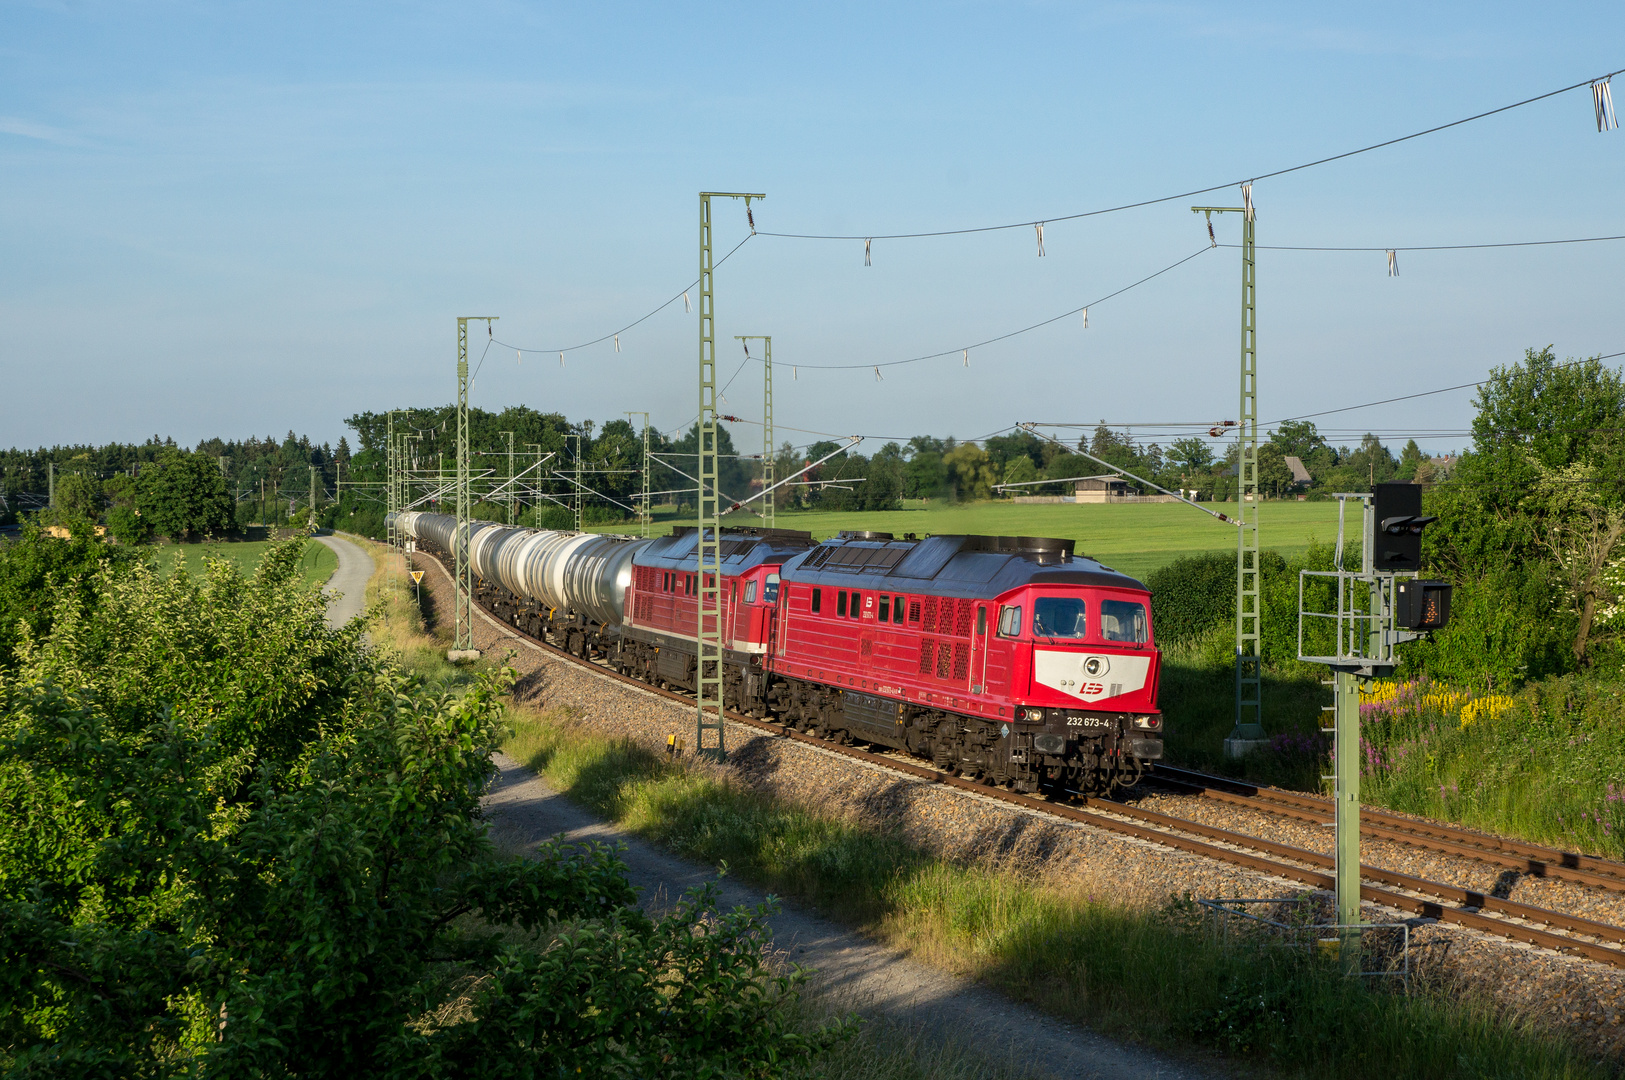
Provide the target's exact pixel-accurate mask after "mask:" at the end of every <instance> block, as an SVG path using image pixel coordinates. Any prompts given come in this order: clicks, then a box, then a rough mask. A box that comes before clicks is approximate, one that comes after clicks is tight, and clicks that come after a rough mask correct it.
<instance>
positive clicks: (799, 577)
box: [780, 533, 1146, 599]
mask: <svg viewBox="0 0 1625 1080" xmlns="http://www.w3.org/2000/svg"><path fill="white" fill-rule="evenodd" d="M884 535H885V534H881V536H884ZM1074 547H1075V546H1074V542H1073V541H1071V540H1063V539H1057V538H1054V537H1044V536H976V535H946V536H928V537H926V538H925V539H924V540H893V539H889V538H885V539H882V538H879V537H876V538H873V539H870V538H862V539H860V538H858V537H857V536H854V535H849V534H846V533H843V534H842V535H841V536H838V537H835V538H834V539H831V540H826V541H824V542H823V543H822V544H820V545H818V546H817V547H815V548H813V549H812V550H811V551H808V552H806V553H805V554H803V555H800V556H797V557H796V558H794V559H791V560H790V561H788V562H786V563H785V564H784V569H783V570H782V571H780V574H781V576H782V577H783V578H784V580H785V581H794V582H805V583H810V584H814V585H821V584H829V585H833V586H837V587H839V586H847V587H851V586H853V585H866V586H867V587H869V588H873V589H884V588H887V587H894V588H897V589H899V590H905V591H906V590H914V591H919V592H929V593H934V594H937V595H940V596H962V597H968V598H973V599H977V598H985V597H987V596H989V595H994V596H996V595H998V594H1000V593H1004V592H1007V591H1009V590H1010V589H1015V588H1020V587H1021V586H1023V585H1046V584H1049V585H1090V586H1096V587H1103V588H1113V589H1134V590H1137V591H1139V592H1145V591H1146V588H1145V586H1144V585H1142V584H1141V583H1140V582H1138V581H1136V580H1135V579H1134V578H1131V577H1129V576H1128V575H1127V574H1122V573H1119V572H1117V571H1116V570H1113V569H1112V568H1111V567H1109V566H1105V565H1103V564H1102V563H1100V562H1099V561H1098V560H1095V559H1091V558H1089V557H1088V556H1084V555H1077V554H1074ZM882 581H885V582H887V583H889V585H882V584H881V582H882Z"/></svg>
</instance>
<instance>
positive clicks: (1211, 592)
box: [1145, 551, 1236, 648]
mask: <svg viewBox="0 0 1625 1080" xmlns="http://www.w3.org/2000/svg"><path fill="white" fill-rule="evenodd" d="M1145 584H1146V588H1148V589H1150V590H1151V617H1152V620H1153V625H1155V627H1156V631H1157V642H1158V644H1160V645H1162V646H1164V647H1166V648H1186V647H1189V646H1192V645H1195V644H1197V643H1198V642H1200V641H1201V640H1202V638H1203V637H1204V636H1206V635H1207V633H1208V631H1209V630H1210V629H1211V628H1212V627H1214V626H1217V625H1219V624H1221V623H1233V622H1234V617H1235V609H1236V557H1235V556H1234V555H1233V554H1230V553H1229V552H1224V551H1214V552H1209V553H1206V554H1202V555H1186V556H1184V557H1182V558H1179V559H1175V560H1174V561H1173V562H1171V563H1169V564H1168V565H1167V566H1164V567H1161V568H1159V569H1157V570H1153V571H1152V572H1151V573H1150V574H1148V575H1147V576H1146V579H1145Z"/></svg>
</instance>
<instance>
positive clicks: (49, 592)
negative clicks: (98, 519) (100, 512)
mask: <svg viewBox="0 0 1625 1080" xmlns="http://www.w3.org/2000/svg"><path fill="white" fill-rule="evenodd" d="M70 528H71V529H72V533H71V535H70V536H69V538H68V539H66V540H59V539H56V538H55V537H51V536H47V535H46V534H45V530H43V529H41V528H40V527H39V526H38V525H35V524H28V525H25V526H24V527H23V535H22V538H21V539H19V540H17V541H15V542H13V543H9V544H0V672H3V671H4V670H5V669H6V668H7V667H8V666H9V665H10V664H11V663H12V660H13V652H14V650H15V649H16V647H17V645H18V644H19V643H20V642H21V641H22V640H23V638H24V637H25V636H26V637H28V638H30V639H32V640H35V641H37V640H39V639H40V638H43V637H46V636H48V635H49V634H50V633H51V629H52V627H53V626H54V625H55V623H56V620H57V618H58V617H60V616H61V615H62V614H64V613H65V612H75V611H82V610H90V609H93V608H94V607H95V605H96V603H97V601H98V600H99V598H100V596H101V594H100V592H99V590H98V589H97V587H96V575H97V574H98V572H99V571H100V570H101V569H102V568H103V567H104V566H123V565H125V564H128V563H130V562H132V561H133V560H134V559H136V558H137V556H135V555H133V554H132V553H131V552H129V551H128V549H123V550H121V549H119V548H115V547H113V546H111V545H109V544H104V543H102V542H100V541H99V540H97V538H96V536H95V533H94V531H93V530H92V528H91V526H90V523H89V522H88V521H83V520H81V521H78V522H74V523H71V524H70Z"/></svg>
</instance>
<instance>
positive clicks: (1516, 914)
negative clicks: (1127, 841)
mask: <svg viewBox="0 0 1625 1080" xmlns="http://www.w3.org/2000/svg"><path fill="white" fill-rule="evenodd" d="M432 561H433V562H434V563H435V565H436V567H438V568H439V570H440V571H441V573H442V574H445V575H448V580H449V572H448V571H447V570H446V568H445V566H444V565H443V564H442V563H441V561H440V558H439V556H438V554H436V555H435V557H434V558H433V560H432ZM475 608H476V609H477V610H478V611H479V613H480V615H481V616H482V617H484V618H485V619H486V620H487V621H489V622H490V623H491V624H492V625H493V626H494V627H497V628H499V629H500V630H502V631H503V632H504V633H507V634H510V635H512V636H514V637H515V638H519V639H522V640H523V641H525V642H526V643H528V644H530V645H531V646H532V647H534V648H536V649H538V650H540V651H543V652H546V653H549V654H551V655H554V656H557V657H560V658H561V659H564V660H567V661H569V662H570V663H572V664H575V665H578V666H580V667H584V668H587V669H589V670H591V671H593V672H594V673H596V674H598V675H601V676H603V677H605V678H608V679H611V680H614V681H616V682H622V683H625V684H627V685H629V686H633V687H636V688H638V689H639V690H642V691H644V692H645V693H649V694H653V695H655V696H657V697H663V698H667V699H669V700H672V701H676V702H681V703H682V704H685V705H688V704H692V702H693V698H692V697H691V696H690V695H687V694H680V693H677V692H676V691H672V690H667V689H663V688H661V687H657V686H653V685H650V684H649V683H646V682H644V681H643V680H642V679H638V678H634V677H632V676H630V675H623V674H621V673H620V672H618V671H615V670H614V669H613V668H610V667H608V666H607V665H602V664H596V663H593V662H592V661H590V660H585V659H583V658H581V657H579V656H577V655H575V654H574V653H571V652H568V651H566V650H564V649H561V648H559V647H558V646H556V645H552V644H549V643H548V642H546V641H544V640H541V639H538V638H536V637H534V636H533V635H531V634H528V633H525V632H524V631H523V630H520V629H519V628H518V627H516V626H514V625H513V624H511V623H508V622H505V621H503V620H501V619H500V618H498V617H497V616H495V615H493V614H491V613H490V612H488V611H486V610H485V608H484V607H483V606H481V605H480V604H479V603H478V601H477V600H476V603H475ZM724 715H725V717H726V718H727V719H728V720H730V721H732V722H734V723H737V724H743V725H745V726H747V727H751V728H755V729H757V730H760V731H763V732H765V733H767V734H770V735H774V736H777V737H780V738H785V739H789V740H792V741H794V742H799V743H804V744H806V745H809V746H813V747H816V748H818V749H821V750H824V751H826V752H830V753H835V754H839V755H841V756H844V757H848V758H852V759H854V760H856V761H861V762H864V763H866V764H869V765H871V766H874V767H876V768H880V769H886V770H890V771H892V772H899V773H903V774H905V775H909V776H913V777H916V778H918V779H920V780H923V781H925V782H927V783H938V784H943V785H945V786H948V787H952V788H956V789H959V790H961V791H965V792H967V793H969V794H972V795H979V796H981V797H983V798H988V799H994V800H997V801H999V802H1004V803H1009V804H1011V805H1013V806H1017V807H1020V808H1022V809H1025V810H1027V811H1029V812H1031V813H1036V814H1047V815H1049V816H1051V817H1059V818H1064V819H1066V820H1069V821H1074V822H1077V823H1079V824H1083V825H1090V826H1093V827H1095V828H1099V829H1103V830H1106V831H1108V832H1114V833H1118V834H1120V835H1125V836H1132V837H1134V838H1136V839H1139V840H1144V841H1149V842H1151V843H1155V844H1161V845H1163V846H1165V847H1171V848H1174V849H1176V850H1179V851H1185V852H1188V853H1190V854H1193V855H1200V856H1203V857H1205V858H1210V859H1214V860H1216V861H1219V862H1225V863H1230V864H1231V865H1235V866H1242V867H1245V868H1247V869H1250V870H1257V871H1259V872H1262V873H1266V874H1272V875H1274V876H1276V877H1280V878H1285V879H1286V880H1288V881H1297V882H1299V883H1301V884H1305V885H1310V886H1312V887H1314V888H1317V889H1331V888H1333V887H1335V885H1336V881H1335V879H1334V878H1333V877H1332V875H1331V874H1326V873H1321V872H1320V871H1318V870H1315V869H1311V868H1310V867H1313V866H1328V867H1329V866H1331V865H1332V863H1333V860H1332V857H1331V856H1329V855H1322V854H1320V853H1319V852H1313V851H1305V850H1303V849H1301V848H1295V847H1292V846H1290V845H1287V844H1279V843H1276V842H1275V841H1272V840H1264V839H1262V838H1259V837H1255V836H1247V835H1245V834H1243V833H1232V832H1228V831H1226V830H1224V829H1219V828H1215V827H1213V826H1210V825H1202V824H1200V823H1198V822H1193V821H1187V820H1185V819H1184V818H1177V817H1173V816H1171V815H1167V814H1160V813H1157V812H1156V811H1154V810H1146V809H1143V808H1141V807H1137V806H1130V805H1128V804H1125V803H1119V802H1112V801H1109V800H1100V799H1092V798H1087V797H1082V796H1080V797H1079V798H1080V799H1081V800H1082V801H1083V802H1084V804H1085V805H1086V806H1089V807H1093V808H1095V809H1094V810H1086V809H1080V808H1079V807H1077V806H1073V805H1068V804H1066V803H1057V802H1050V801H1048V800H1045V799H1042V798H1038V797H1034V796H1031V795H1024V794H1019V793H1017V792H1013V791H1006V790H1004V789H1002V788H997V787H988V786H986V785H983V784H980V783H976V782H974V781H970V780H966V779H965V778H964V777H960V776H954V775H953V774H951V773H944V772H940V771H938V770H937V769H934V768H929V767H927V766H923V765H916V764H912V763H910V762H904V761H899V760H896V759H894V758H891V757H888V756H885V755H882V754H876V753H871V752H869V751H867V750H859V749H857V748H855V747H851V746H843V745H841V744H839V743H834V742H830V741H828V740H825V739H819V738H814V737H813V736H811V735H807V734H805V733H803V732H800V731H796V730H794V729H793V728H790V727H787V726H785V725H783V724H779V723H775V722H773V721H770V720H761V719H758V718H756V717H753V716H747V715H745V714H743V713H737V712H733V711H732V710H724ZM1110 815H1118V816H1115V817H1114V816H1110ZM1122 817H1132V818H1137V819H1139V820H1141V821H1144V822H1146V824H1137V823H1135V822H1133V821H1123V820H1121V818H1122ZM1153 825H1156V826H1160V827H1156V828H1154V827H1152V826H1153ZM1180 833H1193V834H1195V835H1196V836H1204V837H1207V838H1208V839H1212V840H1218V841H1221V842H1222V843H1225V844H1230V845H1234V847H1220V846H1219V845H1218V844H1212V843H1208V842H1206V841H1205V840H1198V839H1195V838H1193V837H1192V836H1187V835H1180ZM1235 848H1251V849H1253V850H1255V851H1263V852H1268V853H1271V854H1275V855H1279V856H1282V857H1285V858H1290V859H1295V860H1298V861H1300V862H1305V863H1309V864H1310V867H1303V866H1294V865H1292V864H1290V863H1283V862H1278V861H1276V860H1274V859H1266V858H1263V857H1262V856H1260V855H1253V854H1250V853H1249V852H1247V851H1238V850H1235ZM1360 871H1361V874H1362V875H1363V876H1365V877H1368V878H1371V879H1373V880H1376V881H1381V882H1383V883H1385V884H1388V885H1393V886H1395V887H1398V888H1403V889H1409V890H1411V891H1415V892H1422V893H1427V894H1430V895H1432V896H1436V897H1439V898H1441V899H1445V900H1450V901H1453V902H1455V903H1459V904H1463V905H1464V907H1447V906H1445V905H1444V904H1441V903H1438V902H1437V901H1434V900H1428V899H1425V898H1423V897H1417V896H1408V895H1406V894H1405V893H1400V892H1392V891H1390V890H1388V889H1379V888H1376V887H1374V886H1370V885H1364V884H1362V885H1361V887H1360V896H1361V898H1362V899H1364V900H1369V901H1371V902H1372V903H1375V904H1381V905H1383V906H1384V907H1389V908H1393V909H1395V910H1399V911H1410V912H1414V913H1416V914H1418V915H1421V916H1423V917H1424V918H1430V919H1435V920H1438V921H1440V922H1448V923H1454V924H1457V925H1460V926H1465V927H1468V928H1469V929H1473V930H1480V931H1484V932H1486V933H1490V934H1495V935H1497V936H1500V937H1504V938H1510V939H1511V940H1514V941H1521V942H1525V943H1527V944H1530V945H1535V946H1538V947H1540V948H1545V949H1551V950H1553V951H1556V952H1561V951H1564V950H1568V951H1571V952H1575V953H1578V954H1579V955H1581V956H1584V957H1586V958H1587V959H1589V960H1594V961H1597V962H1598V963H1603V964H1607V965H1610V966H1612V967H1622V968H1625V951H1621V950H1619V949H1614V948H1610V947H1608V946H1606V945H1599V944H1595V943H1593V942H1589V941H1582V940H1580V939H1577V938H1572V937H1568V936H1566V935H1564V934H1555V933H1552V932H1551V931H1549V930H1541V929H1537V928H1535V927H1532V926H1523V925H1520V924H1518V923H1514V922H1510V921H1508V920H1507V919H1504V918H1496V917H1493V916H1490V915H1484V914H1481V913H1480V911H1482V910H1491V911H1498V912H1501V913H1503V914H1505V915H1509V916H1511V917H1513V918H1521V919H1529V920H1532V921H1537V922H1544V923H1546V924H1548V925H1551V926H1557V927H1561V928H1563V929H1568V930H1572V931H1574V932H1576V933H1584V934H1587V935H1589V936H1593V937H1604V938H1606V939H1607V940H1611V941H1616V942H1622V943H1625V929H1622V928H1620V927H1614V926H1609V925H1607V924H1604V923H1598V922H1592V921H1591V920H1589V919H1581V918H1578V917H1576V916H1571V915H1566V914H1563V913H1562V912H1556V911H1548V910H1546V909H1544V908H1536V907H1531V906H1529V905H1527V904H1519V903H1516V902H1515V901H1511V900H1502V899H1500V898H1498V897H1492V896H1488V895H1486V894H1483V893H1477V892H1474V891H1472V890H1468V889H1461V888H1458V887H1456V886H1453V885H1446V884H1443V883H1441V882H1432V881H1425V880H1423V879H1422V878H1416V877H1411V876H1410V875H1407V874H1398V873H1395V872H1393V871H1389V870H1382V869H1379V868H1376V867H1368V866H1365V865H1362V866H1361V868H1360ZM1473 908H1478V909H1479V910H1471V909H1473Z"/></svg>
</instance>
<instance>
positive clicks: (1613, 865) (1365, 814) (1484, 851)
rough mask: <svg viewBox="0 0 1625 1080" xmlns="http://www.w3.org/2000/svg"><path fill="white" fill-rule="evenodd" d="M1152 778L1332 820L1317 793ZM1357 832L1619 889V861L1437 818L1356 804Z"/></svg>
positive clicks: (1190, 774)
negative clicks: (1358, 822) (1357, 810)
mask: <svg viewBox="0 0 1625 1080" xmlns="http://www.w3.org/2000/svg"><path fill="white" fill-rule="evenodd" d="M1152 779H1154V780H1156V782H1157V783H1159V784H1162V785H1164V786H1166V787H1169V788H1172V789H1174V790H1176V791H1178V792H1180V793H1182V794H1191V795H1200V796H1201V797H1203V798H1207V799H1212V800H1214V801H1216V802H1222V803H1226V804H1228V805H1231V806H1244V807H1247V808H1249V809H1252V810H1257V811H1259V812H1261V813H1265V814H1274V815H1278V816H1282V817H1289V818H1294V819H1296V820H1299V821H1308V822H1313V823H1315V824H1320V825H1325V824H1329V823H1330V822H1331V821H1332V801H1331V800H1330V799H1327V798H1324V797H1322V796H1319V795H1309V794H1305V793H1303V792H1298V791H1285V790H1282V789H1280V788H1271V787H1259V786H1256V785H1253V784H1248V783H1246V782H1244V781H1239V780H1233V779H1230V778H1229V777H1223V776H1211V775H1209V774H1207V773H1201V772H1196V771H1194V770H1191V769H1181V768H1178V767H1175V766H1163V765H1158V766H1157V771H1156V773H1155V774H1154V775H1153V777H1152ZM1360 835H1361V836H1363V837H1370V838H1371V839H1373V840H1390V841H1394V842H1396V843H1402V844H1410V845H1412V846H1414V847H1420V848H1426V849H1428V850H1429V851H1437V852H1441V853H1443V854H1447V855H1458V856H1461V857H1463V858H1468V859H1475V860H1477V861H1479V862H1483V863H1488V864H1489V865H1491V866H1500V867H1504V868H1506V869H1509V870H1516V871H1518V872H1520V873H1524V874H1528V875H1529V876H1531V877H1541V878H1552V879H1555V880H1558V881H1572V882H1575V883H1576V884H1580V885H1590V886H1592V887H1594V888H1598V889H1607V890H1609V891H1611V892H1620V893H1625V863H1619V862H1614V861H1612V860H1609V859H1599V858H1596V857H1595V856H1591V855H1580V854H1577V853H1575V852H1571V851H1560V850H1558V849H1557V848H1552V847H1546V846H1545V845H1542V844H1532V843H1529V842H1527V841H1523V840H1511V839H1508V838H1506V837H1502V836H1492V835H1489V834H1487V833H1481V832H1475V831H1474V830H1471V829H1463V828H1460V827H1458V826H1454V825H1447V824H1445V823H1443V822H1438V821H1423V820H1418V819H1416V818H1410V817H1405V816H1404V815H1401V814H1395V813H1392V812H1390V811H1387V810H1380V809H1377V808H1375V807H1371V806H1362V807H1360Z"/></svg>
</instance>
